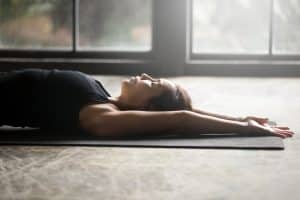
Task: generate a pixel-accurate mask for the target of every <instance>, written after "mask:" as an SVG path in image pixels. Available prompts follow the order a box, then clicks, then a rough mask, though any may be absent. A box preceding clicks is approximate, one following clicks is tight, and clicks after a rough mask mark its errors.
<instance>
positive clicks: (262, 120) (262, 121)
mask: <svg viewBox="0 0 300 200" xmlns="http://www.w3.org/2000/svg"><path fill="white" fill-rule="evenodd" d="M192 111H193V112H195V113H198V114H202V115H207V116H211V117H217V118H220V119H227V120H233V121H239V122H247V121H249V120H254V121H256V122H258V123H259V124H262V125H263V124H265V123H267V122H268V118H266V117H256V116H246V117H234V116H230V115H224V114H219V113H212V112H209V111H206V110H200V109H198V108H193V110H192Z"/></svg>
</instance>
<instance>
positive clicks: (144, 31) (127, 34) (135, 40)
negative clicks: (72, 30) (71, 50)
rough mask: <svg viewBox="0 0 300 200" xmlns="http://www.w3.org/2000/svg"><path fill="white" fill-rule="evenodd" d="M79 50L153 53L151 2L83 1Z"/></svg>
mask: <svg viewBox="0 0 300 200" xmlns="http://www.w3.org/2000/svg"><path fill="white" fill-rule="evenodd" d="M87 2H88V3H87ZM79 49H81V50H112V51H114V50H115V51H132V50H133V51H134V50H137V51H147V50H150V49H151V1H150V0H123V1H120V0H109V1H107V0H100V1H99V0H88V1H87V0H81V1H80V4H79Z"/></svg>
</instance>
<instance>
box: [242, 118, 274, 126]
mask: <svg viewBox="0 0 300 200" xmlns="http://www.w3.org/2000/svg"><path fill="white" fill-rule="evenodd" d="M249 120H254V121H256V122H257V123H259V124H261V125H264V124H266V123H268V121H269V119H268V118H266V117H255V116H247V117H243V118H241V120H240V121H242V122H248V121H249Z"/></svg>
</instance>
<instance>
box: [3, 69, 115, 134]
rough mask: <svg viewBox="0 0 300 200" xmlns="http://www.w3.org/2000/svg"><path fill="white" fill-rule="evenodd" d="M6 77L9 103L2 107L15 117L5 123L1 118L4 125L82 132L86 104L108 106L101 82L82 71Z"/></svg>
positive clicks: (22, 73)
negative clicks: (80, 118)
mask: <svg viewBox="0 0 300 200" xmlns="http://www.w3.org/2000/svg"><path fill="white" fill-rule="evenodd" d="M5 76H6V77H7V78H6V80H5V81H3V80H0V84H1V85H2V86H1V88H2V90H3V91H4V94H6V98H3V99H4V100H5V99H6V102H3V99H2V101H1V104H2V105H3V103H6V105H5V107H11V108H10V109H8V108H7V111H9V110H10V113H11V112H14V114H15V116H13V117H12V119H8V121H6V123H5V120H6V119H5V118H6V117H5V116H4V117H3V116H2V118H3V120H2V121H4V123H3V122H2V125H12V126H29V127H39V128H42V129H46V130H65V129H67V130H80V127H79V111H80V109H81V108H82V107H83V106H85V105H87V104H92V103H107V102H108V98H107V97H109V96H110V94H109V93H108V92H107V91H106V90H105V88H104V87H103V85H102V84H101V83H100V82H99V81H97V80H95V79H94V78H92V77H91V76H89V75H87V74H84V73H81V72H79V71H71V70H58V69H53V70H42V69H25V70H19V71H13V72H9V73H7V74H6V75H4V76H3V77H5ZM2 79H3V78H2ZM1 81H2V82H1ZM6 83H7V84H6ZM3 88H4V89H3ZM5 89H6V90H7V91H6V90H5ZM5 91H6V93H5ZM2 94H3V93H2ZM1 107H2V106H1ZM14 109H15V110H14ZM18 112H19V114H17V113H18ZM7 115H9V114H7ZM16 115H18V116H16ZM8 118H9V117H8ZM0 123H1V121H0ZM9 123H10V124H9ZM0 125H1V124H0Z"/></svg>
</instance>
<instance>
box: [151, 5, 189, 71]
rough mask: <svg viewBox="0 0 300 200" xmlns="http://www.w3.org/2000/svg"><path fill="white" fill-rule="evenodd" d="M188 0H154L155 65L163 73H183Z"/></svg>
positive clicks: (153, 44)
mask: <svg viewBox="0 0 300 200" xmlns="http://www.w3.org/2000/svg"><path fill="white" fill-rule="evenodd" d="M187 1H188V0H153V23H152V25H153V42H152V46H153V53H154V62H155V64H154V66H155V67H157V70H158V71H159V72H160V73H161V74H176V75H179V74H183V73H184V64H185V60H186V47H187V41H186V36H187V30H186V21H187V20H186V17H187V12H186V10H187V9H186V6H187Z"/></svg>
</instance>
